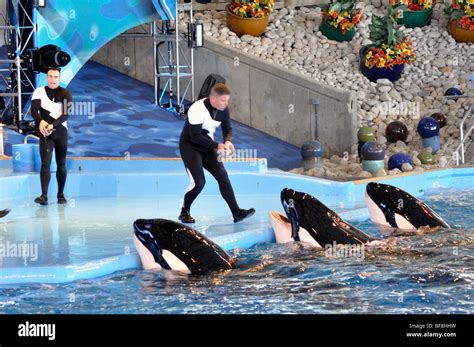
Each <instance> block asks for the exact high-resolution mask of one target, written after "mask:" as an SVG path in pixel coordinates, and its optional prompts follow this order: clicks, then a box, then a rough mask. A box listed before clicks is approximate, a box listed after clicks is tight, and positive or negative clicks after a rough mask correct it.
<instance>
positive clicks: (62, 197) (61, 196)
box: [58, 194, 67, 205]
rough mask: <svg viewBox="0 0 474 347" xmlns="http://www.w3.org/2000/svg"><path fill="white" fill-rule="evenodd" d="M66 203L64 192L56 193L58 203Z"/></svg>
mask: <svg viewBox="0 0 474 347" xmlns="http://www.w3.org/2000/svg"><path fill="white" fill-rule="evenodd" d="M66 203H67V200H66V198H65V197H64V194H58V204H60V205H63V204H66Z"/></svg>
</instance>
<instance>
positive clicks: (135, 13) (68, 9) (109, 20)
mask: <svg viewBox="0 0 474 347" xmlns="http://www.w3.org/2000/svg"><path fill="white" fill-rule="evenodd" d="M175 16H176V0H171V1H170V0H152V1H150V0H93V1H92V0H48V1H46V7H44V8H35V10H34V13H33V21H34V22H35V23H36V24H37V25H38V32H37V34H36V37H35V46H36V47H42V46H44V45H48V44H52V45H56V46H59V47H61V49H62V50H63V51H65V52H67V53H68V54H69V55H70V56H71V62H70V63H69V64H68V65H67V66H65V67H64V68H63V69H62V85H63V86H67V85H68V84H69V82H70V81H71V80H72V79H73V78H74V76H75V75H76V73H77V72H78V71H79V70H80V69H81V67H82V66H83V65H84V64H85V63H86V62H87V61H88V60H89V59H90V58H91V57H92V56H93V55H94V54H95V53H96V52H97V51H98V50H99V49H100V48H102V47H103V46H104V45H105V44H106V43H107V42H109V41H111V40H112V39H113V38H115V37H116V36H118V35H120V34H121V33H123V32H125V31H127V30H129V29H131V28H134V27H136V26H138V25H140V24H145V23H149V22H151V21H153V20H158V19H162V20H174V19H175ZM44 84H46V76H45V75H44V74H40V76H39V78H38V81H37V85H44Z"/></svg>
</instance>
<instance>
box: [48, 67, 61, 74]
mask: <svg viewBox="0 0 474 347" xmlns="http://www.w3.org/2000/svg"><path fill="white" fill-rule="evenodd" d="M50 71H57V72H59V73H61V68H59V67H50V68H48V71H46V74H47V73H48V72H50Z"/></svg>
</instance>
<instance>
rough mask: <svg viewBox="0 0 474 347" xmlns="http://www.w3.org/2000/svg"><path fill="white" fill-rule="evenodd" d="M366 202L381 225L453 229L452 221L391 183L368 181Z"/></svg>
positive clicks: (374, 219) (372, 219)
mask: <svg viewBox="0 0 474 347" xmlns="http://www.w3.org/2000/svg"><path fill="white" fill-rule="evenodd" d="M365 201H366V204H367V208H368V210H369V215H370V219H371V221H372V222H373V223H374V224H376V225H378V226H383V227H392V228H397V229H402V230H411V229H418V228H421V227H430V228H435V227H442V228H448V229H449V228H450V226H449V224H448V223H446V222H445V221H444V220H443V218H441V217H440V216H439V215H438V214H437V213H436V212H434V211H433V210H432V209H431V208H429V207H428V206H427V205H426V204H425V203H424V202H422V201H420V200H419V199H417V198H415V197H414V196H412V195H410V194H409V193H407V192H405V191H404V190H402V189H400V188H397V187H394V186H391V185H388V184H382V183H376V182H371V183H369V184H367V187H366V191H365Z"/></svg>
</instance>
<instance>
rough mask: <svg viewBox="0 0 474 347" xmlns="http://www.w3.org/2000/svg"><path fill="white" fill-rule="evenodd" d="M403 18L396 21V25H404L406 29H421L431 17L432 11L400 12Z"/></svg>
mask: <svg viewBox="0 0 474 347" xmlns="http://www.w3.org/2000/svg"><path fill="white" fill-rule="evenodd" d="M402 12H403V17H401V18H398V19H397V23H398V24H400V25H404V26H405V27H406V28H417V27H419V28H421V27H424V26H425V25H428V24H429V23H430V21H431V17H432V16H433V10H432V9H431V8H430V9H427V10H421V11H402Z"/></svg>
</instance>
